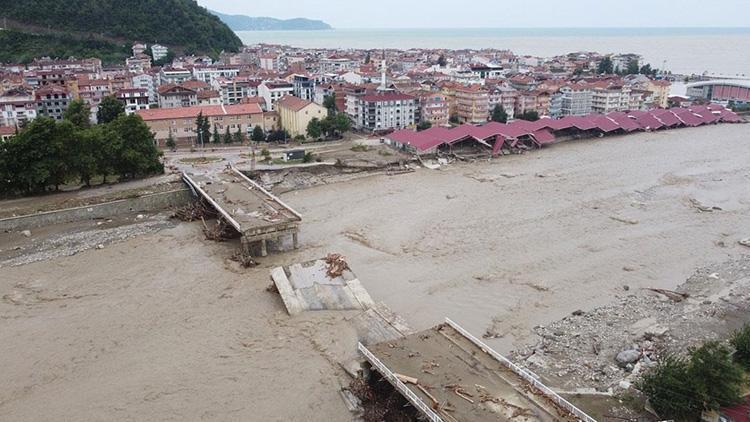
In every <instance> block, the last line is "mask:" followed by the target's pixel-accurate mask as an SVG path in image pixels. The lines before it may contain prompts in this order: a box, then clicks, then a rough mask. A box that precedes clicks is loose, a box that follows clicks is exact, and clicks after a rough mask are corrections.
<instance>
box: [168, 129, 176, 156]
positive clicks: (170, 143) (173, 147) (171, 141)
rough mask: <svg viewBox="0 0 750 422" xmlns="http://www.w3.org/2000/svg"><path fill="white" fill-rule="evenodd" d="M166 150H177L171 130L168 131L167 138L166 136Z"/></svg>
mask: <svg viewBox="0 0 750 422" xmlns="http://www.w3.org/2000/svg"><path fill="white" fill-rule="evenodd" d="M165 145H166V146H167V148H169V150H170V151H173V152H174V151H175V150H177V142H175V140H174V135H173V134H172V129H171V128H170V129H169V136H167V142H166V144H165Z"/></svg>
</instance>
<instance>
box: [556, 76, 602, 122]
mask: <svg viewBox="0 0 750 422" xmlns="http://www.w3.org/2000/svg"><path fill="white" fill-rule="evenodd" d="M560 94H561V104H560V115H561V116H585V115H587V114H591V107H592V100H593V92H592V91H591V88H590V87H589V86H588V85H575V84H571V85H568V86H564V87H562V88H560ZM550 114H552V113H550Z"/></svg>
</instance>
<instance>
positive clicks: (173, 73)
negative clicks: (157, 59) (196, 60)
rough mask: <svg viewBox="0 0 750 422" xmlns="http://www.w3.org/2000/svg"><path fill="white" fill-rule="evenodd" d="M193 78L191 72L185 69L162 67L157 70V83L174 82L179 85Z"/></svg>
mask: <svg viewBox="0 0 750 422" xmlns="http://www.w3.org/2000/svg"><path fill="white" fill-rule="evenodd" d="M192 78H193V74H192V73H190V71H189V70H187V69H172V68H167V67H163V68H162V69H161V71H160V72H159V79H158V81H157V82H158V83H157V85H166V84H174V85H179V84H181V83H183V82H185V81H189V80H190V79H192Z"/></svg>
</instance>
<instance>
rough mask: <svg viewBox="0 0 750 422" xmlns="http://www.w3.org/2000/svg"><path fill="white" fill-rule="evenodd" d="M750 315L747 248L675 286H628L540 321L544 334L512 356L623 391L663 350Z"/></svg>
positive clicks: (557, 377) (535, 367) (568, 386)
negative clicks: (588, 306) (595, 303)
mask: <svg viewBox="0 0 750 422" xmlns="http://www.w3.org/2000/svg"><path fill="white" fill-rule="evenodd" d="M716 275H719V277H718V279H717V278H716ZM665 293H668V294H665ZM677 299H679V300H677ZM748 321H750V256H743V257H742V258H740V259H737V260H732V261H728V262H725V263H722V264H717V265H713V266H710V267H707V268H701V269H698V270H697V271H696V272H695V274H694V275H693V276H691V277H690V278H689V279H688V280H687V281H686V282H685V283H683V284H682V285H681V286H680V287H678V288H677V289H676V290H675V291H672V290H664V289H641V290H635V291H631V292H629V293H627V294H625V295H623V296H619V297H616V298H615V300H614V301H613V303H611V304H609V305H606V306H603V307H600V308H597V309H593V310H587V311H585V312H579V311H576V312H574V313H573V314H571V315H570V316H568V317H565V318H563V319H562V320H560V321H556V322H554V323H552V324H550V325H547V326H538V327H535V332H536V334H537V335H538V336H539V342H538V343H537V344H536V345H528V346H526V347H525V348H522V349H519V350H516V351H515V353H514V354H513V355H512V359H513V360H515V361H516V362H517V363H519V364H521V365H522V366H526V367H529V368H530V369H531V370H532V371H533V372H535V373H536V374H538V375H540V376H541V377H542V379H544V380H545V381H548V382H549V384H551V385H553V386H555V387H557V388H560V389H563V390H566V391H574V390H577V389H580V388H594V389H596V390H597V391H608V390H610V389H612V390H614V391H622V390H627V389H629V388H631V386H632V385H633V384H634V383H635V382H636V381H637V379H638V378H639V376H640V374H641V373H642V372H643V371H645V370H647V369H648V368H650V367H652V366H654V365H656V364H657V363H658V362H659V360H660V359H661V357H662V356H664V355H665V354H667V353H681V352H684V351H686V350H687V349H688V348H689V347H692V346H695V345H698V344H700V343H702V342H704V341H705V340H711V339H723V338H726V337H727V336H728V335H729V333H731V332H732V331H733V330H734V329H736V328H738V327H740V326H741V325H743V324H744V323H747V322H748Z"/></svg>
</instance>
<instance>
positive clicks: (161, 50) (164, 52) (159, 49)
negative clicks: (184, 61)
mask: <svg viewBox="0 0 750 422" xmlns="http://www.w3.org/2000/svg"><path fill="white" fill-rule="evenodd" d="M151 55H152V56H153V57H154V60H155V61H159V60H164V59H166V58H167V56H168V55H169V48H167V47H165V46H163V45H160V44H154V45H152V46H151Z"/></svg>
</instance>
